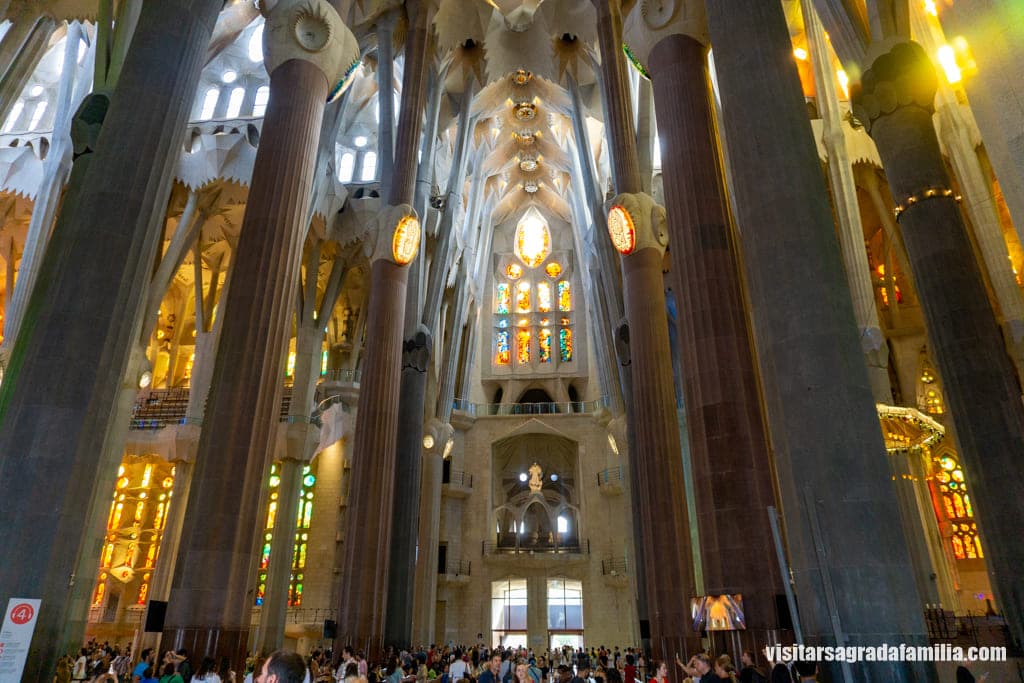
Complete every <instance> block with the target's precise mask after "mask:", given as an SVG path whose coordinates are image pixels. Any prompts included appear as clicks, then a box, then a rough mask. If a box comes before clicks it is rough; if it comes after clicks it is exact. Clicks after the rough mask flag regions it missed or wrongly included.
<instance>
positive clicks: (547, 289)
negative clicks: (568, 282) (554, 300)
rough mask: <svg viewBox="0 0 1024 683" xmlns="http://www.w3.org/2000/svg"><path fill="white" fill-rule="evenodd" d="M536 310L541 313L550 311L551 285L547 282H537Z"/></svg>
mask: <svg viewBox="0 0 1024 683" xmlns="http://www.w3.org/2000/svg"><path fill="white" fill-rule="evenodd" d="M537 310H538V311H540V312H541V313H549V312H550V311H551V285H550V284H549V283H547V282H538V283H537Z"/></svg>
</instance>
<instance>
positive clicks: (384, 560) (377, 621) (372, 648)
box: [335, 259, 409, 661]
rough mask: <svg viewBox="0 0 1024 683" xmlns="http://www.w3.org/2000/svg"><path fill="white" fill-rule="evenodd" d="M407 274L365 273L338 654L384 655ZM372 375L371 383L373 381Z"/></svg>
mask: <svg viewBox="0 0 1024 683" xmlns="http://www.w3.org/2000/svg"><path fill="white" fill-rule="evenodd" d="M408 275H409V270H408V269H407V268H403V267H402V266H399V265H397V264H395V263H393V262H392V261H389V260H386V259H379V260H377V261H375V262H374V263H373V266H372V267H371V269H370V298H369V301H368V302H367V311H368V313H367V320H366V350H365V355H364V356H363V377H364V378H365V379H364V381H363V382H362V384H361V386H360V390H359V405H358V408H357V413H356V433H355V439H354V442H353V445H352V480H351V484H350V488H349V498H348V520H347V533H346V534H345V542H344V543H345V546H344V560H343V563H342V577H341V591H340V597H339V599H340V604H339V608H340V609H339V620H338V640H337V641H336V645H337V647H336V648H335V650H336V651H340V649H341V647H342V646H343V645H352V646H353V647H355V648H356V649H357V650H363V651H364V652H365V653H366V656H367V659H370V660H371V661H375V658H376V657H379V656H380V654H381V653H382V651H383V645H384V617H385V609H386V607H387V600H386V598H387V586H388V563H389V560H390V554H391V553H390V549H391V533H392V529H391V519H392V514H393V512H392V501H393V495H394V479H395V450H396V448H395V446H396V443H397V438H398V432H397V429H398V400H399V396H398V395H399V385H400V380H401V359H402V318H403V315H404V312H405V290H406V283H407V280H408ZM370 378H372V381H370Z"/></svg>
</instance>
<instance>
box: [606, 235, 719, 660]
mask: <svg viewBox="0 0 1024 683" xmlns="http://www.w3.org/2000/svg"><path fill="white" fill-rule="evenodd" d="M661 263H662V253H661V250H659V249H656V248H653V247H649V248H646V249H641V250H639V251H637V252H635V253H633V254H630V255H629V256H625V257H623V259H622V276H623V280H624V287H623V289H624V294H625V300H626V301H625V303H626V315H627V316H628V318H629V344H630V356H631V359H632V362H631V364H630V371H631V375H632V378H633V387H634V392H633V402H634V417H635V421H636V436H635V439H636V446H635V448H636V450H635V451H631V452H630V458H633V459H635V460H636V461H637V467H636V468H635V469H636V472H637V478H636V481H634V482H631V483H632V484H633V486H632V490H633V491H634V492H635V494H636V497H635V498H634V500H633V505H634V509H635V512H634V514H638V515H639V516H640V520H641V530H642V539H643V544H642V547H641V548H640V549H639V551H640V552H643V553H644V554H645V555H646V557H647V560H648V561H647V562H645V563H644V570H645V572H646V577H645V581H644V582H643V584H644V585H645V587H646V591H647V609H648V615H649V618H650V622H651V647H652V651H653V657H654V658H655V659H658V658H661V659H668V658H671V657H672V656H673V655H674V654H675V653H677V652H678V653H680V654H681V655H682V654H685V655H687V657H684V661H685V659H687V658H688V656H689V655H693V654H696V653H697V652H698V651H699V646H700V639H699V637H698V636H697V634H696V633H694V631H693V629H692V627H691V626H690V624H689V606H688V604H687V603H688V601H687V600H686V597H687V596H690V595H693V594H694V586H693V559H692V550H691V548H690V543H689V539H690V525H689V521H688V519H687V514H686V505H685V503H684V502H683V496H684V491H685V486H684V483H683V467H682V460H681V458H680V455H679V454H680V445H679V427H678V425H677V424H676V400H675V391H674V389H673V387H672V381H671V380H672V357H671V354H670V353H669V343H668V325H667V323H666V318H665V286H664V283H663V281H662V274H661ZM666 378H667V381H666Z"/></svg>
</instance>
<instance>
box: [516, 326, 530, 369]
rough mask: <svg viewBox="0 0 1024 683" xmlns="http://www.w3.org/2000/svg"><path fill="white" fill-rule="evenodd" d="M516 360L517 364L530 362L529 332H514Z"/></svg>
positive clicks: (520, 329)
mask: <svg viewBox="0 0 1024 683" xmlns="http://www.w3.org/2000/svg"><path fill="white" fill-rule="evenodd" d="M516 360H517V361H518V362H519V363H529V362H530V330H529V329H523V328H519V329H518V330H516Z"/></svg>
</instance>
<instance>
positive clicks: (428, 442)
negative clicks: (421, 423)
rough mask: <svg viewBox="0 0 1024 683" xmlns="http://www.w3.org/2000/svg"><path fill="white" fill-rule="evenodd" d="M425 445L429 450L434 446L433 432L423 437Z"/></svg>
mask: <svg viewBox="0 0 1024 683" xmlns="http://www.w3.org/2000/svg"><path fill="white" fill-rule="evenodd" d="M423 447H424V448H426V449H427V450H428V451H429V450H430V449H431V448H433V447H434V436H433V434H427V435H426V436H424V437H423Z"/></svg>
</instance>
